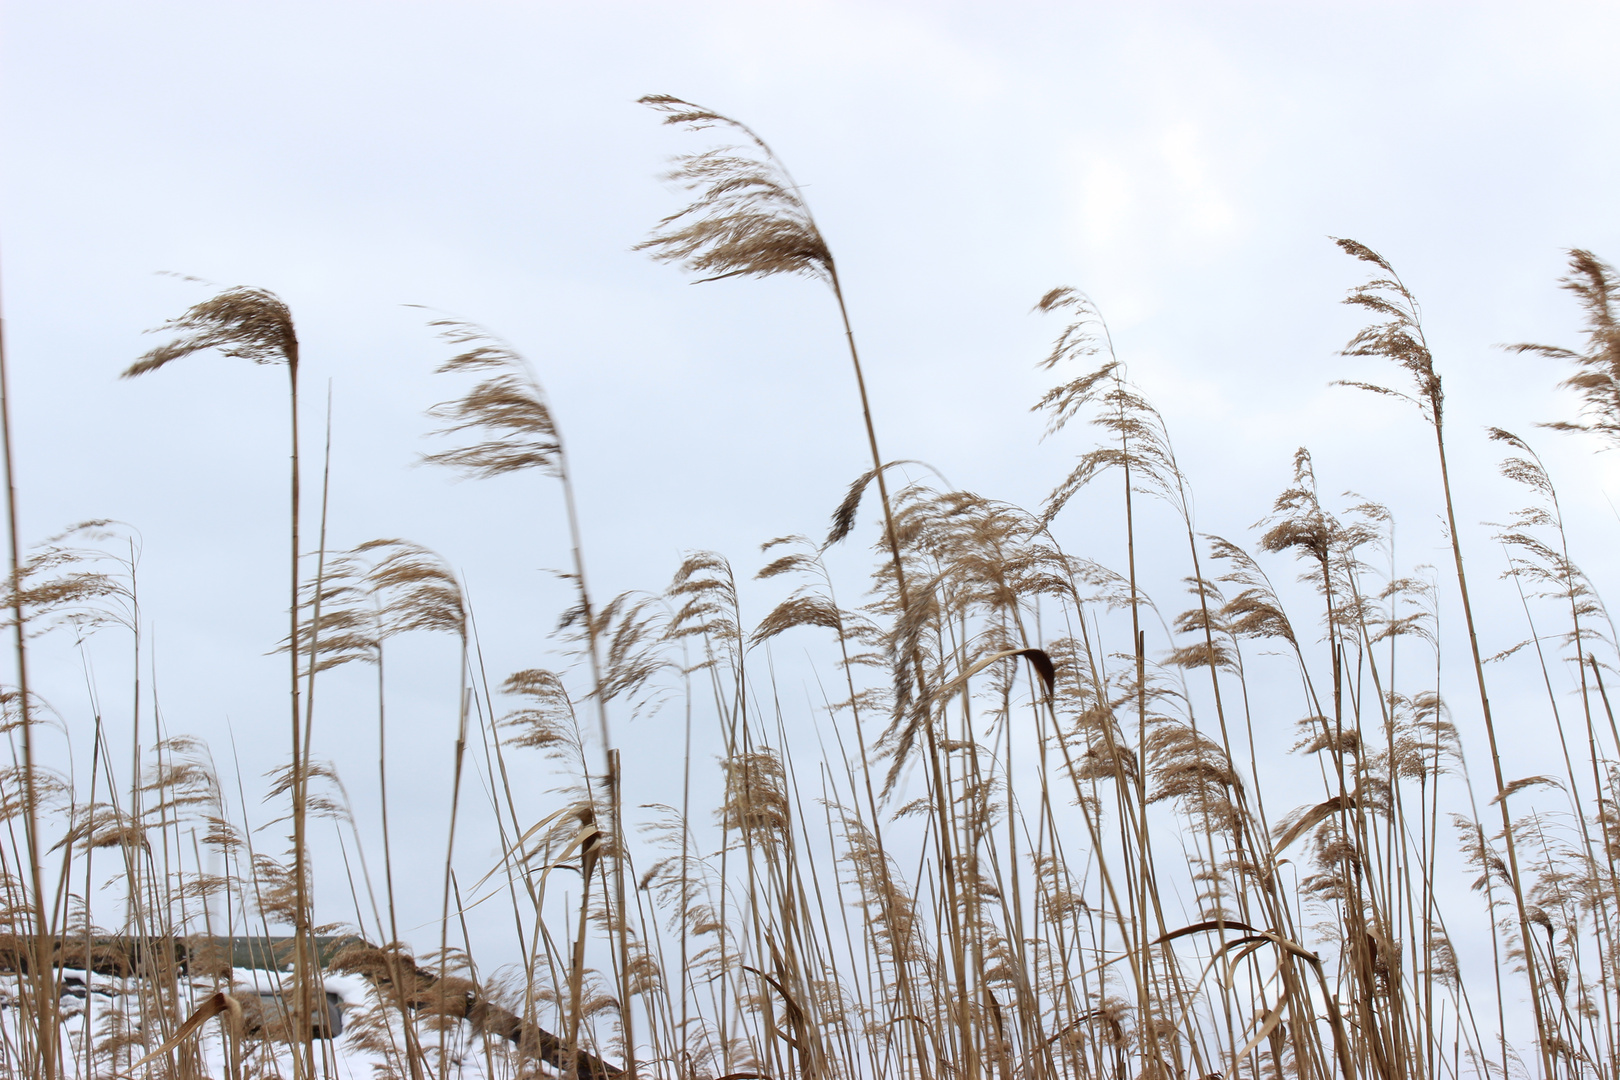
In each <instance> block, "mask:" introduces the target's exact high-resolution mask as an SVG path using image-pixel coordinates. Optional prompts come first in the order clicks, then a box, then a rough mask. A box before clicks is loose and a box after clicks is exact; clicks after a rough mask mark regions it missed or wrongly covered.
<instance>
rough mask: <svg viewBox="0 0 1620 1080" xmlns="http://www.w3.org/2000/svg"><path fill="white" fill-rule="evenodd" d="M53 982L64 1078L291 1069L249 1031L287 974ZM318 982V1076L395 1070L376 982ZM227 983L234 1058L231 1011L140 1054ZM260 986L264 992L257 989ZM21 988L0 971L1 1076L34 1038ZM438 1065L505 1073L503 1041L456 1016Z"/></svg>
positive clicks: (70, 972) (395, 1035) (219, 1075)
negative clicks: (238, 1018)
mask: <svg viewBox="0 0 1620 1080" xmlns="http://www.w3.org/2000/svg"><path fill="white" fill-rule="evenodd" d="M57 978H58V981H59V985H60V987H61V998H60V1009H61V1012H60V1025H59V1032H58V1045H59V1046H60V1053H61V1055H62V1061H63V1068H62V1075H63V1076H64V1077H76V1078H84V1080H90V1078H92V1077H114V1076H117V1077H134V1078H137V1080H144V1078H146V1077H152V1078H154V1080H156V1078H159V1077H164V1078H175V1080H184V1078H189V1077H197V1078H201V1077H207V1078H210V1080H236V1078H237V1077H240V1078H242V1080H250V1078H251V1080H260V1078H262V1080H268V1078H271V1077H291V1076H292V1075H293V1065H292V1059H291V1053H292V1050H293V1048H292V1047H291V1046H290V1045H289V1044H287V1043H286V1042H281V1041H272V1040H270V1039H267V1038H265V1037H264V1034H265V1033H264V1032H263V1031H260V1032H258V1033H254V1032H253V1031H252V1030H251V1029H252V1028H253V1027H255V1026H257V1023H256V1017H258V1016H264V1015H265V1014H266V1013H265V1010H266V1009H268V1010H269V1012H270V1013H271V1014H273V1013H274V1011H275V1010H276V1009H277V1008H278V1007H279V1006H278V1005H277V1001H278V999H277V997H276V995H279V994H281V993H283V992H284V991H287V990H290V988H291V983H292V977H291V974H290V973H278V972H271V971H261V970H253V969H247V968H237V969H235V970H234V971H233V972H232V974H231V978H230V980H229V981H227V980H224V979H215V978H212V977H198V978H192V977H187V976H181V977H179V978H178V979H177V980H176V984H175V986H174V988H173V989H172V991H154V989H153V988H152V987H151V986H149V985H148V983H147V982H146V981H145V980H142V979H133V978H131V979H122V978H115V977H109V976H104V975H97V974H94V973H91V972H85V971H80V970H74V969H71V968H69V969H62V970H60V971H58V972H57ZM322 985H323V988H324V989H325V991H327V993H328V994H330V995H332V998H331V1000H332V1001H333V1004H334V1005H335V1006H336V1010H337V1012H338V1014H339V1015H340V1016H341V1027H342V1033H341V1034H340V1035H338V1036H337V1037H336V1038H334V1039H316V1040H314V1047H315V1054H316V1060H317V1066H316V1067H317V1072H318V1075H321V1076H323V1077H332V1078H338V1080H350V1078H353V1080H374V1078H375V1080H382V1078H386V1077H392V1076H396V1075H401V1073H402V1062H403V1046H404V1032H403V1031H402V1029H401V1025H400V1021H399V1017H398V1014H397V1012H394V1013H392V1014H389V1013H388V1012H385V1010H384V1009H383V1008H382V1007H381V1004H380V1002H379V1000H378V998H377V995H376V993H375V991H374V990H373V989H372V987H371V986H370V985H369V984H368V983H367V982H366V981H365V980H364V979H362V978H360V977H358V976H355V975H334V974H327V975H324V976H323V977H322ZM220 991H225V992H226V993H228V994H229V995H231V997H232V998H233V999H234V1001H235V1002H236V1004H237V1005H238V1006H239V1007H240V1008H241V1014H242V1016H243V1017H244V1018H245V1023H244V1024H243V1026H244V1027H245V1028H247V1029H248V1030H247V1031H245V1032H244V1033H243V1034H242V1035H241V1036H240V1037H239V1038H238V1039H236V1040H235V1041H236V1045H237V1065H236V1067H233V1065H232V1054H231V1042H232V1039H231V1036H230V1031H229V1026H228V1025H229V1023H230V1021H231V1017H232V1015H233V1013H234V1010H231V1011H227V1012H226V1013H224V1014H222V1015H220V1016H218V1017H216V1018H213V1019H210V1020H208V1021H207V1022H206V1023H204V1024H202V1025H201V1027H200V1028H199V1029H198V1030H197V1031H196V1032H195V1034H193V1035H191V1036H189V1037H187V1038H185V1039H183V1040H181V1042H180V1045H179V1046H177V1047H175V1048H173V1049H171V1050H170V1051H168V1052H165V1053H160V1054H157V1055H155V1056H154V1057H153V1058H152V1059H151V1060H150V1061H147V1062H145V1063H144V1064H142V1063H141V1062H142V1059H143V1058H145V1057H147V1055H149V1054H152V1052H153V1051H156V1050H158V1049H159V1048H160V1047H162V1046H163V1045H164V1043H165V1042H166V1041H167V1040H169V1039H170V1038H171V1037H172V1036H173V1035H174V1033H175V1032H176V1031H177V1030H179V1028H180V1027H181V1025H182V1024H183V1023H184V1022H185V1021H186V1019H187V1018H189V1017H190V1016H192V1015H193V1013H194V1012H195V1011H196V1010H197V1009H199V1008H206V1006H207V1004H208V1002H209V1001H210V999H211V998H213V995H215V994H216V993H219V992H220ZM260 995H264V996H263V997H261V996H260ZM24 997H25V987H23V986H21V985H19V976H17V975H16V974H11V973H4V974H0V1075H3V1076H22V1075H26V1071H25V1069H24V1068H23V1067H22V1066H23V1062H24V1057H23V1055H25V1054H30V1053H32V1052H33V1051H31V1050H29V1049H28V1047H30V1046H32V1045H33V1043H32V1037H31V1036H30V1035H29V1034H28V1033H26V1032H24V1031H23V1030H20V1028H21V1026H22V1024H23V1016H22V1011H21V1005H22V1002H23V1000H24ZM415 1036H416V1039H417V1041H418V1043H419V1045H420V1046H421V1047H422V1051H423V1054H424V1056H425V1058H426V1060H427V1061H428V1062H429V1063H430V1066H431V1065H434V1063H436V1062H437V1060H438V1057H439V1053H440V1049H439V1046H440V1031H439V1029H438V1028H437V1027H434V1026H432V1021H422V1020H419V1021H418V1022H417V1026H416V1031H415ZM443 1036H444V1051H443V1053H444V1062H445V1064H446V1066H448V1067H447V1068H446V1069H444V1070H441V1069H439V1068H437V1067H432V1068H431V1072H432V1074H433V1075H434V1076H435V1077H441V1076H450V1077H466V1078H467V1080H482V1078H483V1077H493V1076H510V1075H514V1074H515V1072H516V1070H514V1069H512V1068H511V1066H512V1064H513V1063H512V1062H511V1060H510V1058H509V1052H508V1050H507V1047H506V1045H505V1044H504V1043H499V1042H497V1043H494V1044H490V1043H489V1042H488V1040H487V1039H486V1038H484V1037H482V1036H479V1035H478V1034H477V1033H475V1032H474V1031H473V1030H472V1029H471V1027H470V1026H469V1025H467V1024H466V1023H464V1022H462V1021H450V1022H449V1023H448V1024H447V1025H445V1029H444V1032H443Z"/></svg>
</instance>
